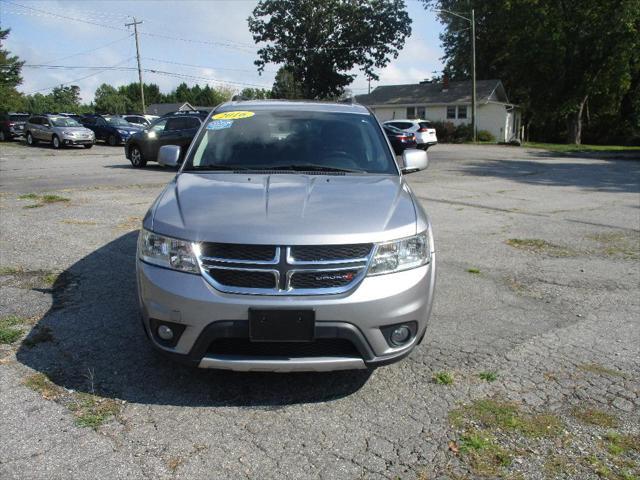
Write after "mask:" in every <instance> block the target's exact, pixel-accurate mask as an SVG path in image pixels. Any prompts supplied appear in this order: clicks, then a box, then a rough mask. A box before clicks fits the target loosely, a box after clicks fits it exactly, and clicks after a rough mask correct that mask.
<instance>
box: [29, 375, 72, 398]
mask: <svg viewBox="0 0 640 480" xmlns="http://www.w3.org/2000/svg"><path fill="white" fill-rule="evenodd" d="M24 384H25V385H26V386H27V387H29V388H30V389H31V390H34V391H36V392H38V393H39V394H40V395H42V397H43V398H45V399H47V400H55V399H57V398H59V397H61V396H62V395H63V393H64V391H63V389H62V388H60V387H59V386H57V385H56V384H55V383H53V382H52V381H51V380H49V377H47V376H46V375H45V374H44V373H36V374H34V375H30V376H28V377H27V378H26V379H25V380H24Z"/></svg>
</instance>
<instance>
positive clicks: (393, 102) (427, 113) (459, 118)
mask: <svg viewBox="0 0 640 480" xmlns="http://www.w3.org/2000/svg"><path fill="white" fill-rule="evenodd" d="M356 100H357V101H358V103H361V104H362V105H367V106H368V107H370V108H371V109H372V110H373V112H374V113H375V115H376V117H377V118H378V119H379V120H380V121H381V122H384V121H387V120H393V119H396V118H398V119H400V118H419V119H424V120H432V121H441V122H451V123H453V124H455V125H459V124H461V123H471V81H470V80H467V81H461V82H450V81H448V80H447V79H446V78H445V79H444V81H443V82H442V83H435V82H429V81H425V82H420V83H418V84H409V85H387V86H380V87H377V88H376V89H374V90H373V91H372V92H371V93H369V94H368V95H358V96H357V97H356ZM476 112H477V117H478V118H477V129H478V130H487V131H489V132H491V133H492V134H493V135H494V136H495V137H496V140H497V141H498V142H509V141H511V140H514V139H516V138H518V136H519V134H518V132H519V131H520V125H521V115H520V109H519V108H518V107H517V106H516V105H513V104H511V103H509V99H508V98H507V93H506V92H505V89H504V86H503V85H502V82H501V81H500V80H479V81H477V82H476Z"/></svg>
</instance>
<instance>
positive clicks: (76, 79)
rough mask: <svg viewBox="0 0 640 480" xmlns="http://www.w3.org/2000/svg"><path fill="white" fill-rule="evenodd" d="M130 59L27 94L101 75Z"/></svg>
mask: <svg viewBox="0 0 640 480" xmlns="http://www.w3.org/2000/svg"><path fill="white" fill-rule="evenodd" d="M129 60H131V58H127V59H125V60H123V61H122V62H119V63H116V64H115V65H111V66H110V67H107V68H105V69H103V70H98V71H97V72H94V73H90V74H89V75H85V76H84V77H80V78H75V79H73V80H69V81H68V82H61V83H57V84H55V85H53V86H51V87H46V88H40V89H38V90H34V91H32V92H29V93H27V95H33V94H34V93H38V92H44V91H45V90H52V89H54V88H56V87H61V86H63V85H69V84H71V83H76V82H79V81H80V80H84V79H85V78H89V77H94V76H96V75H99V74H100V73H102V72H106V71H107V70H109V69H112V68H114V67H118V66H120V65H122V64H123V63H126V62H128V61H129Z"/></svg>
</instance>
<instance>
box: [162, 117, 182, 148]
mask: <svg viewBox="0 0 640 480" xmlns="http://www.w3.org/2000/svg"><path fill="white" fill-rule="evenodd" d="M184 120H185V119H184V118H183V117H169V118H168V119H167V124H166V125H165V127H164V130H163V131H162V133H161V134H160V135H159V137H160V141H159V142H158V144H159V146H158V148H160V147H162V146H164V145H178V146H180V137H181V134H182V130H183V127H184Z"/></svg>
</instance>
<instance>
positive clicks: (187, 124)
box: [179, 117, 200, 158]
mask: <svg viewBox="0 0 640 480" xmlns="http://www.w3.org/2000/svg"><path fill="white" fill-rule="evenodd" d="M182 120H183V125H182V130H181V131H180V143H179V145H180V158H184V155H185V154H186V153H187V150H188V148H189V145H191V141H192V140H193V137H195V136H196V133H198V129H199V128H200V120H198V119H197V118H195V117H185V118H183V119H182Z"/></svg>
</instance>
